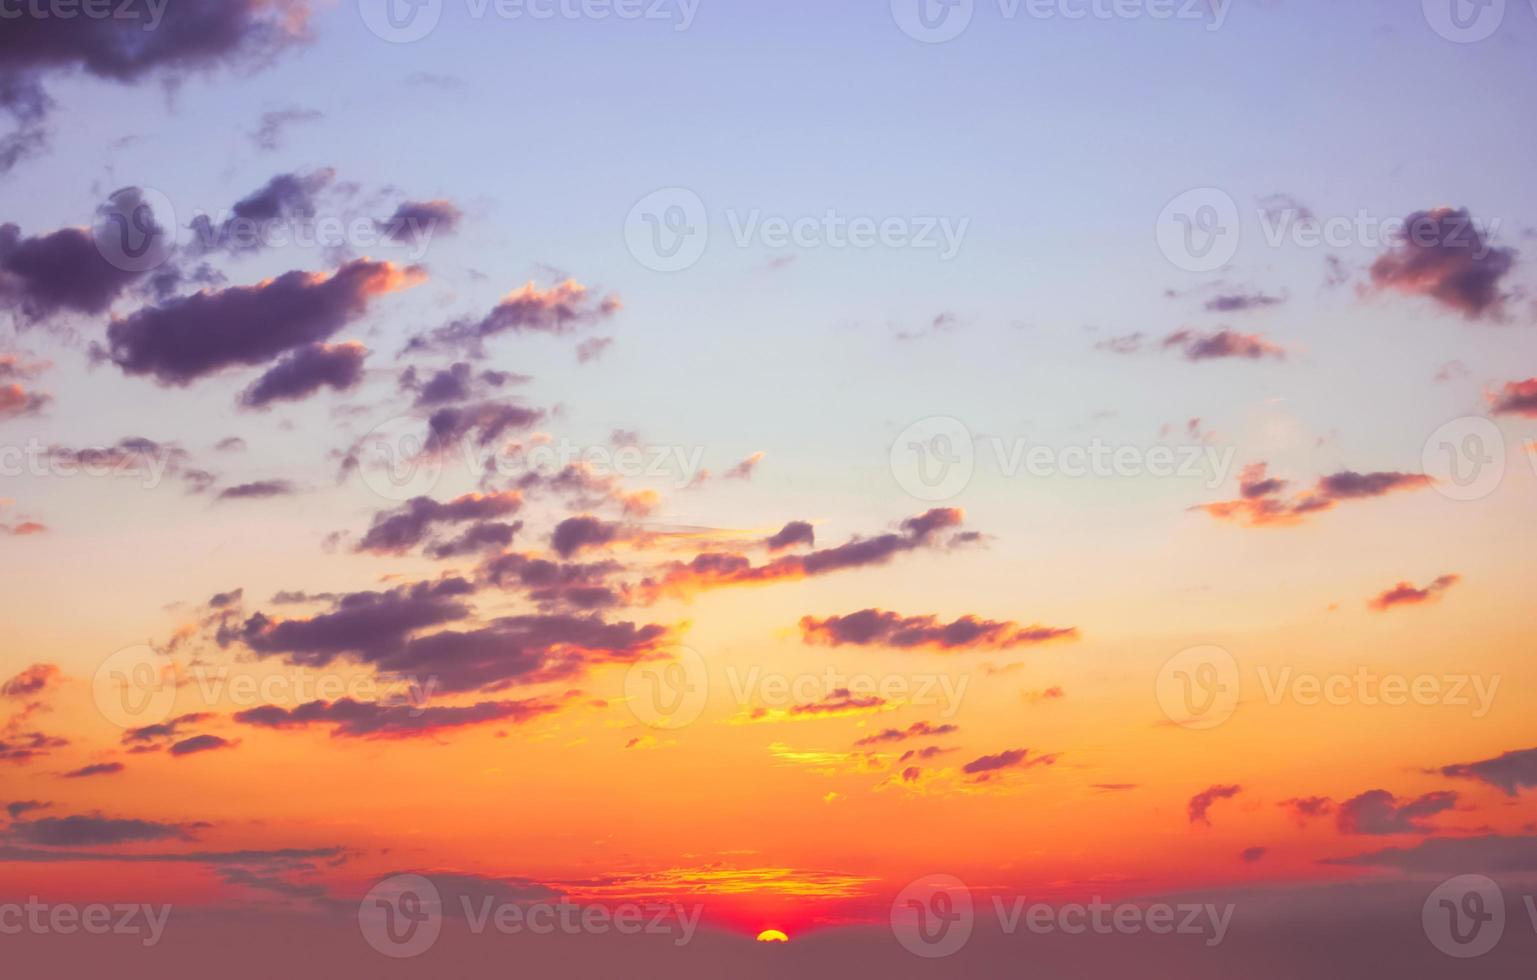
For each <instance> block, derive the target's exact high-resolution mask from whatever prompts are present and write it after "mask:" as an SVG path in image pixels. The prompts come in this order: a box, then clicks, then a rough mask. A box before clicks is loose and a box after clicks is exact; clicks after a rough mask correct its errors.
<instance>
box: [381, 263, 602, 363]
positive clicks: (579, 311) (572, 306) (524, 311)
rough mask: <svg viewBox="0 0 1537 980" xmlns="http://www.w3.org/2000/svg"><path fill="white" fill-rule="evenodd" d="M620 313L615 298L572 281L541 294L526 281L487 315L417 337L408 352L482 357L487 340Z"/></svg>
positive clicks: (572, 326)
mask: <svg viewBox="0 0 1537 980" xmlns="http://www.w3.org/2000/svg"><path fill="white" fill-rule="evenodd" d="M619 309H620V303H619V300H617V299H616V298H614V297H612V296H606V297H603V298H598V297H595V296H593V295H592V293H591V292H590V291H589V290H588V288H587V287H586V286H583V285H582V284H581V283H579V282H577V281H575V280H574V279H567V280H566V281H565V282H562V283H559V284H557V285H555V286H552V287H550V288H549V289H548V290H543V291H541V290H540V289H539V287H538V286H536V285H534V284H533V283H528V284H527V285H525V286H524V287H523V288H522V289H518V290H515V291H513V292H511V293H508V294H507V296H506V297H504V298H503V299H502V301H501V302H500V303H498V304H497V305H496V307H495V308H494V309H492V310H491V312H490V313H488V314H486V315H485V316H484V317H482V318H480V319H478V320H455V321H454V322H452V323H449V324H447V325H445V326H442V327H439V328H438V329H436V330H434V331H432V332H431V333H430V334H427V335H423V336H419V337H417V338H416V339H415V340H413V341H412V342H411V344H410V347H409V348H408V349H412V350H422V349H460V350H466V351H469V352H471V353H473V354H476V355H482V354H483V353H484V345H485V342H486V341H487V340H490V339H492V338H494V337H497V336H499V335H501V334H504V333H549V334H566V333H570V332H572V331H574V330H578V329H581V328H583V327H588V326H592V325H594V324H597V323H601V322H603V321H605V320H607V319H609V318H611V317H612V316H613V315H614V314H615V313H617V312H619Z"/></svg>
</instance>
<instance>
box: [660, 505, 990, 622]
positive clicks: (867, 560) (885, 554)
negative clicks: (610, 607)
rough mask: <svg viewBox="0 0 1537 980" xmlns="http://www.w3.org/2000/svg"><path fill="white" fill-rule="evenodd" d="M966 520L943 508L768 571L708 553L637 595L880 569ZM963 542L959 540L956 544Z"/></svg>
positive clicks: (773, 564)
mask: <svg viewBox="0 0 1537 980" xmlns="http://www.w3.org/2000/svg"><path fill="white" fill-rule="evenodd" d="M964 520H965V513H964V512H963V511H961V510H959V509H958V508H953V507H939V508H935V509H933V510H930V511H927V512H926V513H923V514H920V515H918V516H917V517H912V518H909V519H907V520H905V521H903V522H902V524H901V525H900V527H901V533H896V534H882V535H879V536H877V537H873V538H859V537H856V538H853V539H851V540H850V541H849V542H847V543H846V544H841V545H838V546H837V547H835V548H826V549H823V550H821V551H812V552H809V553H807V554H804V555H784V556H782V557H779V558H775V559H774V560H772V561H770V562H769V563H768V564H765V565H754V564H753V563H752V559H750V558H748V557H747V556H746V555H741V554H735V553H732V552H706V553H704V554H700V555H697V556H695V557H694V559H693V560H692V561H689V562H672V563H670V564H667V565H664V566H663V567H662V568H661V570H660V573H659V574H658V575H656V576H653V577H651V578H647V579H646V580H645V581H643V582H642V583H641V584H640V588H639V592H640V595H641V597H642V598H643V599H644V600H645V601H647V602H654V601H656V600H657V599H660V598H663V597H667V596H671V597H676V598H686V597H687V596H690V595H693V594H694V593H696V592H701V591H704V590H707V589H717V588H724V587H727V586H733V585H757V584H763V583H767V582H777V581H793V580H796V579H802V578H811V577H815V576H818V575H825V574H827V573H829V572H835V571H842V570H844V569H850V568H860V567H864V566H868V565H882V564H885V563H886V562H888V561H890V560H891V559H892V558H893V557H895V556H896V555H899V554H904V553H906V552H910V551H915V550H917V549H919V548H926V547H934V546H936V545H937V544H938V543H939V542H938V538H939V536H940V532H941V531H943V530H947V529H951V528H955V527H958V526H960V525H961V524H962V523H963V522H964ZM963 537H965V536H964V535H956V536H955V538H952V543H954V542H955V541H956V540H957V539H960V538H963Z"/></svg>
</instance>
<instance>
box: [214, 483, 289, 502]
mask: <svg viewBox="0 0 1537 980" xmlns="http://www.w3.org/2000/svg"><path fill="white" fill-rule="evenodd" d="M298 492H299V488H298V487H296V486H294V485H293V483H291V482H289V481H288V480H256V481H254V482H252V483H241V484H238V485H236V486H233V487H226V488H225V489H223V490H220V491H219V499H220V500H270V499H271V498H273V497H287V496H291V495H293V494H295V493H298Z"/></svg>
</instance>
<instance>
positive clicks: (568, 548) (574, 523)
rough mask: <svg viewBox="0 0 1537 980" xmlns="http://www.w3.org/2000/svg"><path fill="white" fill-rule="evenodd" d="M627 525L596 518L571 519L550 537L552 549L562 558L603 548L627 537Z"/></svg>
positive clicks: (556, 527)
mask: <svg viewBox="0 0 1537 980" xmlns="http://www.w3.org/2000/svg"><path fill="white" fill-rule="evenodd" d="M627 533H628V529H627V526H626V525H623V524H618V523H614V522H611V521H604V520H601V519H599V518H596V517H586V516H584V517H569V518H567V519H566V520H563V521H561V522H560V523H559V524H557V525H556V526H555V531H554V533H553V534H551V535H550V547H552V548H554V549H555V553H556V554H557V555H560V557H562V558H570V557H571V556H572V555H574V554H576V553H577V552H579V551H583V550H585V549H587V548H601V547H603V546H604V545H607V544H611V543H612V542H614V541H616V540H620V539H622V538H624V537H625V536H626V534H627Z"/></svg>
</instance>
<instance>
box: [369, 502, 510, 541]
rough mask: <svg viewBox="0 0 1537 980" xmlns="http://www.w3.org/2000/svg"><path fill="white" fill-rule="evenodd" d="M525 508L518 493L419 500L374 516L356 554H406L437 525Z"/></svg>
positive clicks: (490, 518) (489, 516) (469, 520)
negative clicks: (366, 552) (446, 499)
mask: <svg viewBox="0 0 1537 980" xmlns="http://www.w3.org/2000/svg"><path fill="white" fill-rule="evenodd" d="M522 506H523V496H522V494H519V493H517V492H515V491H509V492H506V493H493V494H476V493H472V494H465V495H464V496H462V497H458V498H455V499H454V500H450V501H448V502H447V503H440V502H438V501H436V500H433V499H432V498H431V497H416V498H414V499H412V500H409V501H407V502H406V503H405V504H402V505H401V506H400V507H398V508H396V509H394V510H388V511H382V512H380V513H378V514H375V515H374V519H373V523H372V524H371V525H370V526H369V528H368V532H367V533H366V534H364V535H363V540H362V541H360V542H358V546H357V550H358V551H368V552H373V553H375V554H394V555H399V554H404V553H406V552H407V551H410V550H411V549H412V548H415V547H416V546H417V545H419V544H421V543H422V542H423V541H424V540H426V538H427V536H428V534H429V533H430V532H431V531H432V529H433V528H434V527H435V526H437V525H441V524H464V523H469V522H478V521H487V520H493V519H495V518H499V517H507V516H509V515H511V514H514V513H516V512H517V511H518V510H519V508H521V507H522ZM482 533H483V534H484V533H486V532H482ZM492 533H499V532H492ZM509 540H510V536H509ZM477 550H478V549H477Z"/></svg>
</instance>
